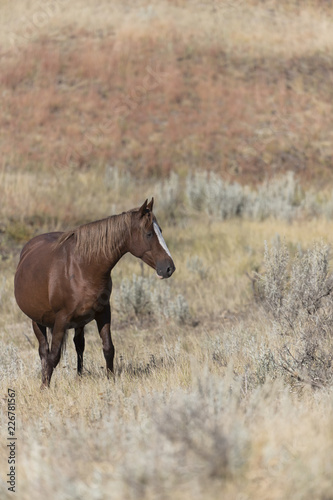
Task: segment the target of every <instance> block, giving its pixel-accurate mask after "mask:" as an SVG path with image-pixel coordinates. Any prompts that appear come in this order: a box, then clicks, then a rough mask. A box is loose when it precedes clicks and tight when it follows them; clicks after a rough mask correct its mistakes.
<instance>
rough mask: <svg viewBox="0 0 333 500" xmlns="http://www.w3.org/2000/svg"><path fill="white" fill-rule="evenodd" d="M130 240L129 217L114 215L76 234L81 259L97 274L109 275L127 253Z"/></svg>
mask: <svg viewBox="0 0 333 500" xmlns="http://www.w3.org/2000/svg"><path fill="white" fill-rule="evenodd" d="M129 240H130V225H129V216H128V214H127V213H124V214H120V215H115V216H112V217H109V218H108V219H104V220H102V221H99V222H96V223H94V224H93V225H92V226H91V227H89V225H87V226H86V227H85V228H82V230H81V233H80V234H78V240H77V241H78V246H79V247H80V246H81V247H82V248H83V252H82V259H83V260H84V261H86V263H87V264H88V265H90V266H92V267H94V268H95V269H96V272H99V273H102V274H103V273H109V272H110V271H111V269H112V268H113V267H114V266H115V265H116V264H117V262H118V261H119V259H121V257H122V256H123V255H124V254H125V253H127V252H128V247H129Z"/></svg>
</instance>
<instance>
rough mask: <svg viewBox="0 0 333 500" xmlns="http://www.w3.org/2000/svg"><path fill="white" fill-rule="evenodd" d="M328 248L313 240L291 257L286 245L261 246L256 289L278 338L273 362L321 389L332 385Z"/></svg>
mask: <svg viewBox="0 0 333 500" xmlns="http://www.w3.org/2000/svg"><path fill="white" fill-rule="evenodd" d="M329 251H330V249H329V246H328V245H326V244H323V243H316V244H314V245H313V246H312V247H311V248H310V249H308V250H306V251H305V252H304V253H302V254H300V253H297V254H296V256H295V257H294V258H292V259H291V258H290V255H289V252H288V249H287V247H286V245H285V244H281V243H277V244H276V245H275V246H273V247H272V248H269V247H268V246H267V245H266V248H265V256H264V257H265V258H264V260H265V270H266V272H265V274H263V275H261V276H259V280H260V281H259V293H261V297H262V300H263V305H264V308H265V310H266V311H267V312H268V313H269V315H270V316H271V318H272V321H273V327H274V332H275V334H276V335H278V336H279V337H280V338H281V345H280V347H279V349H278V363H279V365H280V367H281V368H282V369H283V370H284V372H285V374H287V375H288V376H289V377H290V378H291V379H293V380H294V381H298V382H303V383H310V384H311V385H312V386H313V387H323V386H326V385H331V384H332V383H333V371H332V367H333V353H332V352H333V351H332V347H333V336H332V331H333V306H332V298H331V296H332V293H333V275H332V274H331V273H330V271H329Z"/></svg>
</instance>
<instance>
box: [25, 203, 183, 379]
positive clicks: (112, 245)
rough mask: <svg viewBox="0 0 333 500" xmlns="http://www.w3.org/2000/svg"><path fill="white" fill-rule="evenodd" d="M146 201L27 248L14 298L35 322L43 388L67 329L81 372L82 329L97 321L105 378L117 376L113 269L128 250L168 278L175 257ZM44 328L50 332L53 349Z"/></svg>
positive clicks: (36, 240)
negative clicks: (114, 371)
mask: <svg viewBox="0 0 333 500" xmlns="http://www.w3.org/2000/svg"><path fill="white" fill-rule="evenodd" d="M153 203H154V199H153V198H152V200H151V202H150V203H148V200H146V201H145V202H144V204H143V205H142V206H141V207H140V208H139V209H133V210H130V211H128V212H124V213H122V214H120V215H113V216H111V217H108V218H106V219H103V220H99V221H95V222H91V223H89V224H84V225H82V226H80V227H78V228H76V229H74V230H72V231H68V232H65V233H59V232H57V233H47V234H42V235H40V236H36V237H35V238H33V239H32V240H30V241H29V242H28V243H27V244H26V245H25V246H24V248H23V250H22V252H21V256H20V262H19V264H18V267H17V271H16V275H15V297H16V301H17V303H18V305H19V307H20V308H21V309H22V311H23V312H24V313H25V314H26V315H27V316H28V317H29V318H31V319H32V326H33V330H34V332H35V335H36V337H37V339H38V342H39V356H40V359H41V363H42V387H45V386H49V385H50V380H51V376H52V372H53V370H54V368H55V367H56V366H57V364H58V363H59V360H60V356H61V347H62V344H63V341H64V338H65V333H66V331H67V330H68V329H70V328H74V329H75V335H74V343H75V348H76V352H77V371H78V374H79V375H81V373H82V363H83V351H84V327H85V325H86V324H87V323H89V322H90V321H92V320H96V323H97V327H98V331H99V334H100V336H101V339H102V342H103V352H104V357H105V361H106V370H107V374H108V375H109V373H110V372H111V373H112V372H113V358H114V346H113V343H112V339H111V331H110V320H111V312H110V295H111V290H112V281H111V275H110V273H111V270H112V268H113V267H114V266H115V265H116V264H117V262H118V261H119V259H120V258H121V257H122V256H123V255H124V254H125V253H127V252H130V253H131V254H132V255H134V256H135V257H139V258H140V259H142V260H143V262H145V263H146V264H148V265H149V266H151V267H152V268H154V269H155V270H156V273H157V275H158V277H160V278H169V277H170V276H171V275H172V273H173V272H174V270H175V265H174V263H173V260H172V257H171V255H170V252H169V250H168V247H167V246H166V243H165V241H164V239H163V236H162V231H161V229H160V227H159V225H158V223H157V220H156V218H155V216H154V214H153ZM46 328H50V329H51V332H52V342H51V346H49V343H48V340H47V336H46Z"/></svg>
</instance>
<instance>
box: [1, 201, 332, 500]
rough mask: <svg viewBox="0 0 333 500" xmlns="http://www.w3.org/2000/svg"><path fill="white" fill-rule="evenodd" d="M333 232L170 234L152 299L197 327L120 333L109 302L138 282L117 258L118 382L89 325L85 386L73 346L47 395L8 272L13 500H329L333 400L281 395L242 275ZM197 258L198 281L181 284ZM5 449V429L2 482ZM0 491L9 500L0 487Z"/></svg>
mask: <svg viewBox="0 0 333 500" xmlns="http://www.w3.org/2000/svg"><path fill="white" fill-rule="evenodd" d="M132 196H133V194H132ZM156 203H157V205H156V213H157V215H158V201H157V202H156ZM332 224H333V223H332V222H330V221H327V220H324V219H322V220H316V221H314V220H310V221H303V222H302V223H301V224H299V223H297V224H287V223H286V222H282V221H275V222H274V224H272V221H266V222H255V221H252V222H246V221H242V220H241V221H235V220H230V221H226V222H223V223H221V222H218V221H211V223H210V224H207V219H206V218H205V217H203V216H202V217H201V218H200V217H199V218H197V219H188V224H187V226H186V228H181V227H179V226H176V227H174V228H171V227H167V226H166V227H165V228H164V229H165V230H164V234H165V238H166V240H167V241H168V244H169V247H170V249H171V251H172V253H173V255H174V258H175V261H176V265H177V271H176V273H175V275H174V276H173V278H172V280H170V282H168V283H161V282H160V281H159V282H158V283H157V285H156V286H163V285H166V284H168V285H169V286H170V287H171V289H172V290H174V292H175V293H179V292H181V293H183V294H184V296H185V297H186V299H187V301H188V303H189V304H190V308H191V313H192V318H193V320H194V322H192V323H190V324H185V325H182V326H179V325H177V324H176V323H175V322H174V321H172V320H170V319H169V320H167V321H166V320H165V319H163V320H162V321H160V320H158V318H154V319H153V320H150V319H149V318H148V317H143V318H138V319H133V318H132V319H131V321H130V322H129V321H124V318H123V317H122V316H121V315H120V314H119V313H118V311H117V310H116V308H115V307H114V301H115V296H116V295H117V293H118V291H119V287H120V283H121V280H122V279H123V278H124V277H129V276H131V273H132V272H136V273H137V274H140V273H141V270H140V266H139V262H138V261H137V260H135V259H134V258H133V257H132V258H131V257H126V258H124V259H123V260H122V261H121V262H120V263H119V264H118V265H117V267H116V268H115V270H114V285H115V286H114V291H113V294H114V295H113V320H112V321H113V337H114V342H115V345H116V379H115V382H110V381H107V380H106V378H105V374H104V360H103V355H102V349H101V345H100V344H101V343H100V340H99V338H98V335H97V331H96V328H95V326H93V325H91V326H89V328H88V333H87V347H86V355H85V369H84V375H83V378H82V380H81V381H79V380H77V378H76V371H75V366H76V359H75V351H74V346H73V343H72V338H71V337H72V336H71V335H70V336H69V339H68V344H67V350H66V353H65V355H64V357H63V358H62V360H61V362H60V365H59V367H58V368H57V369H56V371H55V374H54V378H53V380H52V387H51V389H50V390H49V391H44V392H40V389H39V387H40V366H39V364H40V363H39V359H38V353H37V342H36V339H35V338H34V335H33V333H32V330H31V327H30V322H29V321H28V320H27V319H26V318H25V317H24V316H23V315H22V314H21V313H19V311H18V310H17V307H16V306H15V302H14V299H13V290H12V288H13V285H12V276H13V272H14V267H15V263H16V258H14V257H11V258H9V259H8V260H7V261H6V262H3V263H2V264H1V270H2V274H1V275H2V277H3V282H2V284H1V292H0V296H1V297H0V308H1V310H0V312H1V314H0V317H1V336H0V344H1V351H0V352H1V366H2V369H1V393H2V394H3V399H2V405H1V420H2V421H3V422H6V413H5V411H6V398H5V397H4V396H5V394H6V391H7V388H8V387H14V388H15V390H16V393H17V423H18V431H17V437H18V446H19V447H18V467H17V471H18V474H19V476H18V482H17V488H18V491H19V495H20V498H22V500H25V499H27V500H28V499H29V498H31V496H34V498H36V500H38V499H39V498H45V497H49V498H52V499H53V498H54V499H55V500H58V499H59V500H60V499H61V500H62V499H67V498H84V499H85V498H87V499H88V498H89V499H90V498H97V499H104V498H105V499H107V498H110V491H112V495H111V498H117V499H122V498H124V499H125V498H126V499H128V498H133V499H138V498H142V499H144V498H145V499H153V498H154V499H155V498H166V499H167V498H178V499H180V500H184V499H187V498H197V499H201V498H205V499H207V498H208V499H210V498H212V499H213V498H216V497H217V496H220V495H222V494H223V497H224V498H230V499H234V498H249V499H250V498H254V497H256V498H265V499H283V498H288V497H290V496H293V498H294V497H295V498H299V499H310V498H313V497H314V496H315V497H316V498H321V499H324V498H330V497H329V495H330V493H331V489H332V486H333V485H332V470H331V464H332V459H333V457H332V456H331V455H332V453H331V450H332V433H331V422H332V412H331V405H330V399H331V397H332V395H331V388H326V389H322V390H320V391H313V390H311V389H310V387H307V385H298V386H297V385H295V384H293V385H289V384H287V383H286V382H285V380H284V378H283V376H282V374H280V373H279V372H277V371H276V370H275V369H273V368H272V367H271V366H270V364H269V358H268V357H267V356H268V354H269V352H271V351H272V350H274V349H275V348H276V347H277V346H279V345H280V344H281V341H280V339H278V338H276V336H275V334H274V332H273V331H272V329H271V324H270V321H269V320H268V318H267V317H265V315H263V314H262V313H261V312H260V310H258V309H257V306H255V304H254V302H253V296H252V292H251V288H250V281H249V280H248V278H247V277H246V275H245V273H246V272H247V271H249V272H251V271H252V270H254V269H257V270H260V271H262V269H263V267H262V265H263V264H262V262H263V241H264V240H265V239H266V240H268V241H269V242H270V241H274V240H276V237H277V236H276V235H277V234H279V235H280V237H281V238H284V239H285V241H286V242H287V244H288V246H289V248H290V249H291V251H293V250H295V249H296V248H297V247H299V246H300V245H301V246H302V247H303V248H305V247H307V246H309V245H310V243H311V241H312V240H313V239H317V240H320V239H326V238H327V235H329V234H331V233H332V230H333V227H332ZM328 241H330V238H329V239H328ZM193 256H197V257H198V258H199V259H200V260H201V262H202V266H203V267H204V268H205V269H207V275H204V276H203V277H202V276H201V275H200V273H197V272H195V271H194V270H192V271H190V270H189V268H188V264H187V263H188V259H189V257H193ZM146 273H147V274H150V272H149V270H148V269H147V270H146V269H145V274H146ZM195 325H196V326H195ZM5 444H6V426H3V427H2V431H1V457H2V458H1V470H6V468H7V463H6V456H7V450H6V446H5ZM59 478H61V480H59ZM295 484H297V488H296V489H295ZM0 488H1V494H2V495H3V498H7V497H6V495H7V493H6V486H5V485H4V484H3V483H2V484H1V483H0ZM8 498H10V497H9V496H8Z"/></svg>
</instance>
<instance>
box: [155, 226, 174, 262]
mask: <svg viewBox="0 0 333 500" xmlns="http://www.w3.org/2000/svg"><path fill="white" fill-rule="evenodd" d="M153 227H154V231H155V234H156V236H157V238H158V241H159V243H160V245H161V247H162V248H163V250H165V251H166V253H167V254H168V255H169V257H170V258H171V259H172V257H171V253H170V251H169V249H168V247H167V244H166V243H165V241H164V238H163V236H162V233H161V230H160V228H159V227H158V225H157V224H156V222H154V223H153Z"/></svg>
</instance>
